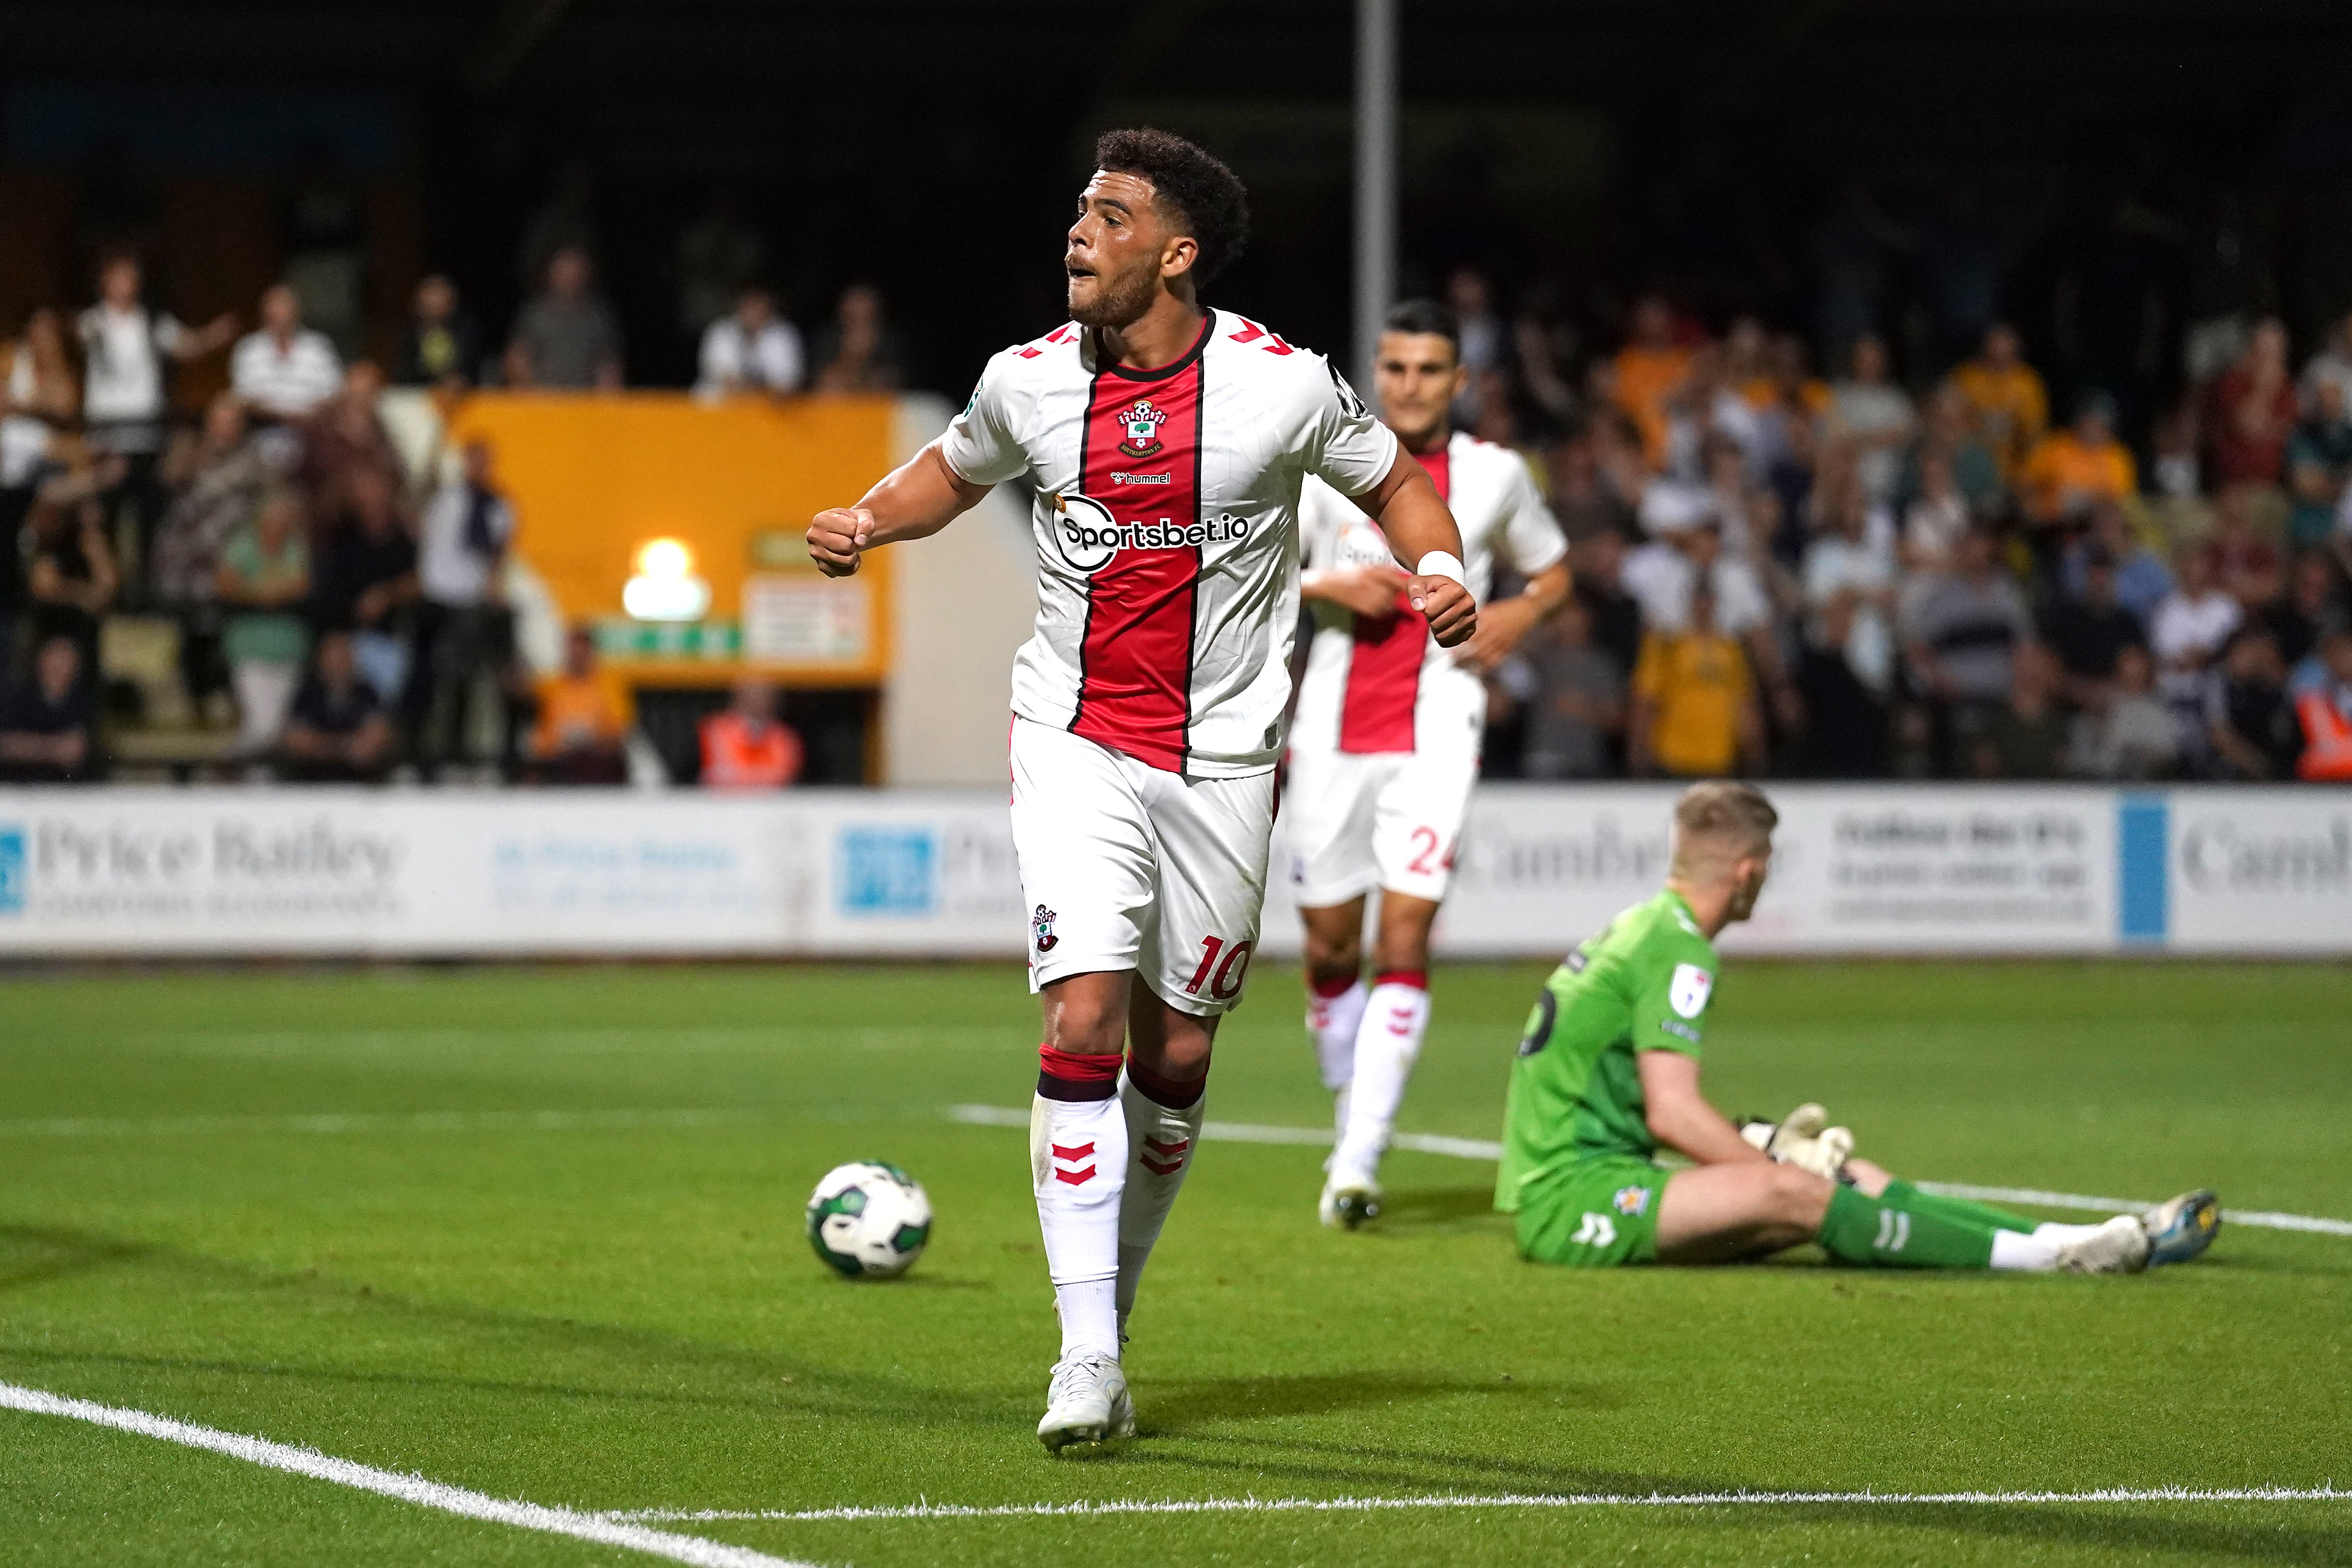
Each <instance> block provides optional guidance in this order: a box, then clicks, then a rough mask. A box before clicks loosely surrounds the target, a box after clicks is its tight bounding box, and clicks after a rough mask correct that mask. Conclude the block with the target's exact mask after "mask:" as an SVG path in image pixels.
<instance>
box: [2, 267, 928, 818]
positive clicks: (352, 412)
mask: <svg viewBox="0 0 2352 1568" xmlns="http://www.w3.org/2000/svg"><path fill="white" fill-rule="evenodd" d="M545 277H546V288H545V290H544V291H543V292H542V293H541V295H539V296H538V297H537V298H534V299H532V300H531V301H530V303H529V304H528V305H527V306H526V307H525V308H524V309H523V310H522V312H521V314H520V317H519V319H518V320H517V321H516V323H515V327H514V330H513V332H512V334H511V335H510V337H509V340H508V342H507V344H506V345H505V347H504V348H503V350H500V351H499V352H498V353H497V354H496V355H491V354H489V353H488V350H486V349H485V347H484V340H483V339H482V337H481V334H480V333H479V331H478V329H477V327H476V326H475V324H474V323H473V322H472V321H471V319H469V318H468V317H467V315H466V313H465V312H464V311H463V309H462V308H461V307H460V304H459V301H458V299H457V291H456V289H455V287H453V286H452V285H451V284H450V282H449V280H448V279H446V277H428V278H426V279H425V281H424V283H423V284H422V285H421V286H420V287H418V288H417V290H416V294H415V317H414V319H413V321H412V322H411V323H410V327H409V329H408V331H407V332H406V334H405V335H404V339H403V340H402V344H401V347H400V350H399V353H398V354H397V356H396V357H395V360H394V369H393V373H392V374H391V375H390V376H387V375H386V374H385V372H384V371H383V370H382V369H380V368H379V367H378V366H377V365H375V364H374V363H373V362H371V361H365V360H360V361H352V362H351V363H348V364H346V363H345V362H344V361H343V359H342V357H341V354H339V352H338V351H337V350H336V348H335V346H334V344H333V343H332V342H331V340H329V339H328V337H327V336H325V335H324V334H323V333H321V332H320V331H317V330H315V329H311V328H310V327H308V326H306V325H305V324H304V321H303V319H302V308H301V305H300V302H299V297H298V295H297V293H296V291H295V290H294V288H293V287H290V286H289V285H286V284H278V285H277V286H274V287H270V288H269V289H268V291H267V292H265V293H264V294H263V295H262V296H261V298H260V300H259V302H258V308H257V313H256V315H257V320H256V323H255V325H254V326H253V328H252V329H251V330H249V331H240V326H241V323H239V322H238V321H237V320H236V319H235V318H233V317H222V318H220V319H215V320H213V321H210V322H207V323H205V324H204V325H203V326H201V327H195V326H190V325H188V324H186V323H184V322H182V321H179V320H177V319H173V317H172V316H170V315H169V314H167V313H164V312H161V311H158V310H155V309H153V308H151V307H150V306H149V305H148V304H147V302H146V300H145V298H144V296H143V287H142V286H143V279H142V273H141V268H140V264H139V262H138V261H137V259H136V258H135V257H134V256H130V255H128V254H120V255H113V256H108V257H107V258H106V259H105V260H104V261H103V262H102V264H101V265H100V268H99V272H98V277H97V280H96V281H97V287H96V294H97V298H96V299H95V300H94V301H93V302H92V303H91V304H90V305H89V307H88V308H85V309H82V310H81V311H79V313H78V314H73V315H68V313H66V312H64V311H60V310H58V309H53V308H42V309H37V310H35V311H34V312H33V313H32V315H31V317H30V319H28V320H27V321H26V323H25V326H24V330H23V332H22V334H21V335H20V336H19V337H18V338H17V339H16V340H15V341H13V342H10V343H8V344H6V345H5V347H0V780H9V781H57V782H64V781H76V780H85V779H96V778H100V777H102V776H104V775H105V774H106V773H107V772H108V771H109V770H110V768H111V767H112V766H113V765H114V764H116V763H118V762H120V761H122V760H124V758H121V757H118V756H115V755H112V754H111V752H112V751H113V750H115V749H119V746H120V743H121V740H122V737H123V736H124V735H125V734H133V735H144V736H147V737H149V738H150V739H151V741H160V742H161V743H162V744H160V745H151V746H150V747H147V748H146V749H147V752H148V753H149V755H146V756H144V757H143V758H140V759H142V760H147V761H151V762H156V763H163V764H168V765H172V766H173V767H174V768H175V769H176V770H179V771H183V772H184V771H186V770H187V769H188V768H192V767H194V766H197V765H206V766H211V767H214V768H226V769H227V770H229V771H231V772H234V773H236V774H238V775H241V776H247V777H275V778H279V779H289V780H373V779H385V778H388V777H393V776H395V775H405V776H414V777H417V778H420V779H425V780H428V781H429V780H432V779H438V778H443V777H450V776H455V777H460V778H465V779H479V780H488V779H508V780H512V779H520V780H527V781H529V780H535V781H543V782H551V783H598V782H620V781H622V780H623V779H626V778H628V777H630V776H631V775H632V774H633V773H635V774H636V775H639V776H644V775H646V773H648V772H651V773H653V774H654V775H656V776H657V777H659V776H667V775H669V774H672V773H675V772H677V771H678V770H677V769H674V768H664V767H663V764H662V762H661V759H660V758H659V757H658V756H657V755H656V754H655V753H653V752H652V750H651V748H649V747H646V746H645V745H644V744H643V742H642V737H640V736H639V735H638V734H637V730H636V725H635V713H634V705H633V702H632V697H631V694H630V692H629V690H628V688H627V687H626V686H625V685H624V683H622V682H621V681H620V680H619V678H618V677H617V676H615V675H614V674H612V673H610V672H608V671H606V670H604V668H602V667H601V665H600V663H599V660H598V655H597V649H596V644H595V642H594V640H593V636H591V635H590V634H589V632H587V631H586V630H585V629H582V630H578V631H575V632H572V633H571V635H570V636H569V638H568V639H567V640H566V641H565V643H564V646H563V647H562V651H561V653H560V654H558V653H554V652H553V651H552V650H551V653H550V657H549V658H548V659H547V661H546V664H547V667H546V668H544V669H541V670H537V671H534V670H533V669H532V668H530V665H529V663H528V661H526V660H525V659H523V658H522V657H521V656H520V652H519V650H518V646H517V635H516V615H515V613H514V610H513V607H512V606H510V605H509V602H508V599H509V571H508V567H509V559H508V555H509V544H510V542H511V540H512V538H513V534H514V528H515V515H514V510H513V508H512V507H511V506H510V505H509V502H508V499H507V497H506V495H505V493H504V491H503V489H502V488H501V486H500V485H499V477H498V472H497V457H496V454H495V453H494V452H493V451H492V450H491V448H490V447H489V446H488V444H483V443H479V442H477V443H473V444H466V445H464V446H462V447H461V448H459V449H457V450H449V449H446V447H445V445H444V444H443V442H442V437H441V434H440V433H441V430H442V426H441V423H440V422H439V420H438V418H437V417H436V416H428V417H427V418H425V420H423V421H422V422H411V423H410V426H409V428H407V429H406V430H405V431H403V430H402V429H400V428H398V426H399V425H400V423H401V422H400V421H399V419H398V417H397V416H398V414H399V413H400V411H401V410H402V409H403V408H410V409H414V408H416V407H418V406H420V405H424V406H444V405H446V399H447V398H448V397H449V396H450V395H451V394H455V393H458V392H463V391H465V390H466V389H467V388H469V387H471V386H474V385H476V384H479V383H480V382H482V381H484V380H491V381H501V382H505V383H506V384H509V385H522V386H532V387H548V388H558V389H573V388H576V389H593V388H598V387H609V386H612V385H615V384H617V382H618V376H619V365H620V345H619V341H618V337H617V333H616V331H615V329H614V326H613V318H612V313H611V311H610V309H609V308H607V307H606V306H605V305H604V303H603V302H602V300H601V299H599V298H597V296H596V295H595V293H594V291H593V281H592V273H591V269H590V267H589V265H588V262H587V259H586V256H584V254H583V252H581V251H579V250H577V249H575V248H572V247H569V246H559V247H557V248H556V250H555V251H554V253H553V254H552V255H551V256H550V258H549V260H548V262H547V265H546V267H545ZM892 341H893V340H892V339H891V337H890V334H889V332H888V330H887V326H886V325H885V323H884V322H883V320H882V314H881V305H880V300H879V299H878V298H877V297H875V296H874V295H873V293H872V291H871V290H860V289H853V290H851V291H850V294H849V295H848V296H847V297H845V298H844V301H843V306H842V322H841V323H840V324H839V325H838V328H837V329H836V330H835V331H834V332H833V333H832V334H831V336H830V337H829V338H828V340H827V341H826V343H825V344H824V345H823V347H824V348H825V350H826V353H825V355H824V358H823V359H822V360H821V361H820V362H821V364H822V365H823V366H824V370H823V371H821V372H820V376H821V378H823V377H829V378H831V379H830V381H828V382H826V384H827V385H830V386H833V387H835V388H837V389H838V390H844V391H863V390H874V389H876V388H877V387H879V386H883V385H887V384H888V382H889V380H890V371H889V364H888V361H889V355H890V353H891V352H892V349H891V344H892ZM224 350H226V354H227V365H226V370H227V382H228V384H227V386H226V389H225V390H223V391H222V392H219V393H218V394H217V395H216V396H215V397H214V398H213V399H212V400H211V401H210V402H209V403H208V404H207V405H206V406H205V410H204V413H203V415H202V417H201V419H200V420H197V421H194V422H187V421H184V420H181V419H179V418H177V417H175V415H174V411H173V404H172V402H171V396H170V392H171V382H172V371H173V368H174V367H175V366H176V365H178V364H180V363H182V362H185V361H200V360H204V359H205V358H207V357H209V356H213V355H216V354H219V353H222V352H223V351H224ZM703 365H704V371H705V376H704V382H705V390H706V391H707V392H709V394H710V395H714V396H715V395H725V394H729V393H745V392H791V391H794V390H797V389H798V388H800V386H801V385H802V368H803V357H802V350H801V344H800V340H799V337H798V335H797V333H796V332H795V331H794V330H793V329H792V327H791V325H790V324H789V323H788V322H785V321H784V320H782V318H781V317H779V316H778V314H777V313H776V309H775V301H774V299H773V298H772V295H770V294H769V293H768V291H767V290H766V289H764V288H763V287H760V286H758V285H757V284H745V285H743V286H742V287H740V288H739V289H738V290H737V297H736V298H735V299H734V301H733V305H732V308H730V309H729V310H727V311H726V312H725V313H724V314H722V315H721V316H720V317H719V318H718V319H715V320H713V321H712V322H711V323H709V329H708V331H707V332H706V334H705V338H704V344H703ZM401 389H407V390H406V391H405V392H403V391H402V390H401ZM404 399H405V401H404ZM436 399H437V400H440V402H439V403H437V404H436ZM420 429H421V430H422V431H424V432H425V435H424V437H423V438H422V439H421V440H420V439H419V436H418V432H419V430H420ZM404 434H405V435H406V437H407V439H405V440H403V439H402V438H401V437H402V436H403V435H404ZM101 677H103V678H101ZM778 702H779V695H778V693H777V692H776V691H775V690H774V689H773V688H772V687H771V686H769V685H765V684H764V683H761V682H757V681H747V682H745V683H743V684H742V685H740V687H738V688H737V690H736V691H735V692H734V693H733V694H732V696H731V700H730V702H729V704H728V706H726V708H725V709H724V710H723V711H720V712H718V713H713V714H709V715H707V716H704V717H703V718H702V719H701V721H700V725H699V732H698V737H697V738H698V742H699V753H700V755H699V757H698V758H697V759H696V760H697V761H698V763H699V767H698V768H689V769H687V770H686V771H688V774H689V776H698V777H699V778H700V779H702V781H704V782H706V783H710V784H714V785H720V786H725V787H732V788H755V787H762V786H765V787H774V786H780V785H782V784H787V783H791V782H793V781H794V780H795V779H797V778H798V777H799V774H800V771H801V766H802V759H803V758H802V747H801V743H800V740H799V738H798V737H797V736H796V735H794V733H793V731H792V729H791V728H790V727H788V726H786V725H785V724H783V723H782V720H781V719H780V718H779V716H778ZM110 739H112V740H114V741H116V742H117V743H118V746H117V747H110V745H109V744H108V742H109V740H110Z"/></svg>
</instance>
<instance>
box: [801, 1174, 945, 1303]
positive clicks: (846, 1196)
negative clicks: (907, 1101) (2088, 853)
mask: <svg viewBox="0 0 2352 1568" xmlns="http://www.w3.org/2000/svg"><path fill="white" fill-rule="evenodd" d="M808 1239H809V1245H810V1246H811V1247H813V1248H814V1249H816V1255H817V1256H818V1257H819V1258H822V1259H824V1262H825V1265H826V1267H828V1268H830V1269H833V1270H835V1271H837V1272H839V1273H841V1274H844V1275H846V1276H847V1277H848V1278H850V1279H852V1280H889V1279H895V1278H897V1277H898V1275H900V1274H903V1273H905V1272H906V1271H907V1270H909V1269H911V1268H913V1267H914V1266H915V1260H916V1259H918V1258H919V1257H921V1256H922V1255H923V1248H924V1247H925V1246H926V1245H927V1244H928V1243H929V1241H930V1239H931V1200H930V1197H929V1195H927V1194H926V1193H925V1192H924V1191H923V1184H922V1183H920V1182H919V1181H917V1180H916V1179H915V1178H914V1177H913V1176H908V1174H907V1173H906V1172H905V1171H902V1170H900V1169H899V1168H898V1166H891V1165H884V1164H883V1163H881V1162H880V1161H879V1160H859V1161H856V1162H855V1163H853V1164H850V1165H845V1166H834V1167H833V1169H831V1170H829V1171H827V1172H825V1173H824V1180H823V1181H821V1182H819V1183H817V1184H816V1191H814V1192H813V1193H811V1194H810V1195H809V1201H808Z"/></svg>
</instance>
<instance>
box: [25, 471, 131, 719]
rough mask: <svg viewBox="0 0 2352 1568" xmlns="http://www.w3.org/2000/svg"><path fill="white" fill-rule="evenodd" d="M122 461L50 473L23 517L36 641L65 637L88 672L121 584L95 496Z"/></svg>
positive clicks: (113, 480) (110, 484)
mask: <svg viewBox="0 0 2352 1568" xmlns="http://www.w3.org/2000/svg"><path fill="white" fill-rule="evenodd" d="M125 465H126V459H124V458H122V457H121V456H111V457H107V458H104V459H101V460H100V462H99V463H97V464H95V465H90V466H89V467H85V468H83V469H81V470H79V472H76V473H68V474H59V475H56V476H52V477H51V478H50V479H49V480H48V481H47V483H45V484H43V485H42V486H41V488H40V491H39V493H38V495H37V496H36V497H34V500H33V509H32V512H31V513H30V514H29V515H28V516H27V517H26V522H25V539H24V549H25V552H26V570H25V590H26V592H25V599H26V610H27V612H28V619H29V620H30V621H31V622H32V627H33V642H34V643H35V644H36V645H38V644H40V643H46V642H47V641H48V640H49V639H51V638H53V637H64V638H67V639H68V640H69V641H70V642H71V643H73V645H74V647H75V649H76V650H77V651H78V652H79V654H80V659H79V668H80V669H81V671H82V673H83V674H84V676H85V677H87V676H88V675H89V674H90V673H91V672H93V671H95V670H96V669H97V668H98V622H99V618H100V616H102V615H104V614H105V613H106V612H108V611H109V610H110V609H112V608H113V607H114V596H115V594H116V592H117V591H119V590H120V589H121V586H122V577H121V573H120V572H119V571H118V570H116V568H115V564H114V551H113V550H112V549H109V548H108V546H107V542H106V526H105V517H104V516H103V515H102V514H101V513H100V509H99V501H98V497H99V496H100V494H102V493H104V492H106V491H109V490H111V489H113V488H115V487H116V486H119V485H120V484H121V479H122V471H123V468H124V466H125Z"/></svg>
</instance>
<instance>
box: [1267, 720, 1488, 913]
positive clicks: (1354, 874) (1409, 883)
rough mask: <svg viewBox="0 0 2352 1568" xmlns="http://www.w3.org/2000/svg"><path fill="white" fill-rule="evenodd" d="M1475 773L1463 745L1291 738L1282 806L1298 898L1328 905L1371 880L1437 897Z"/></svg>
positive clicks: (1359, 892) (1474, 761)
mask: <svg viewBox="0 0 2352 1568" xmlns="http://www.w3.org/2000/svg"><path fill="white" fill-rule="evenodd" d="M1477 782H1478V758H1477V755H1476V753H1475V752H1471V751H1464V752H1462V753H1460V754H1458V755H1451V756H1438V755H1433V754H1432V753H1430V752H1428V751H1375V752H1353V751H1339V750H1337V749H1331V748H1326V747H1293V748H1292V749H1291V753H1290V777H1289V782H1288V783H1287V784H1286V786H1285V787H1284V790H1283V800H1282V810H1283V813H1284V815H1285V817H1286V819H1287V821H1288V822H1289V825H1290V850H1291V860H1290V880H1291V882H1292V883H1293V884H1294V885H1295V886H1296V889H1297V897H1298V903H1299V905H1300V907H1302V908H1306V909H1328V908H1330V907H1331V906H1332V905H1334V904H1346V903H1348V902H1349V900H1350V899H1355V898H1360V897H1362V896H1363V895H1364V894H1368V893H1370V892H1371V891H1372V889H1374V888H1376V887H1383V888H1389V889H1391V890H1393V891H1395V892H1397V893H1402V894H1410V895H1412V897H1414V898H1425V899H1428V900H1429V901H1430V902H1431V903H1433V904H1434V903H1438V902H1440V901H1442V900H1443V899H1444V897H1445V889H1446V885H1447V884H1448V883H1450V882H1452V881H1453V878H1454V848H1455V845H1456V843H1457V841H1459V840H1460V839H1461V836H1462V819H1463V817H1464V816H1465V814H1466V813H1467V812H1468V810H1469V809H1470V791H1471V789H1472V788H1473V787H1474V786H1475V784H1476V783H1477Z"/></svg>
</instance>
